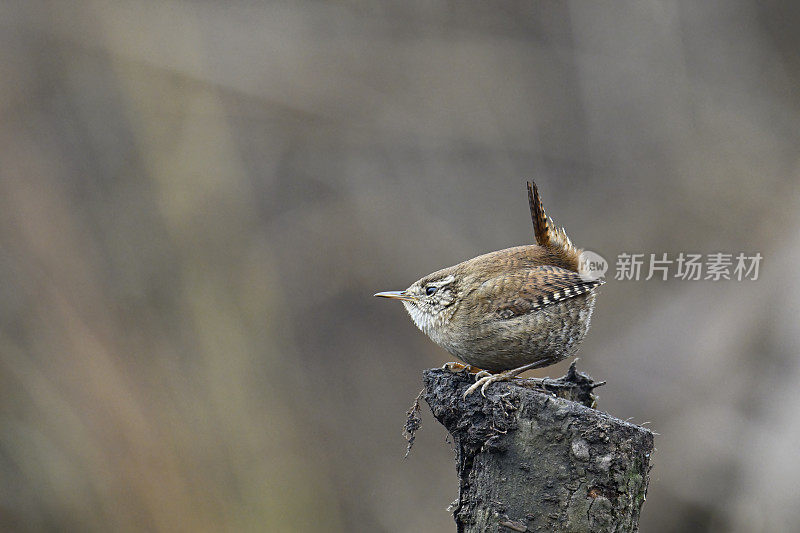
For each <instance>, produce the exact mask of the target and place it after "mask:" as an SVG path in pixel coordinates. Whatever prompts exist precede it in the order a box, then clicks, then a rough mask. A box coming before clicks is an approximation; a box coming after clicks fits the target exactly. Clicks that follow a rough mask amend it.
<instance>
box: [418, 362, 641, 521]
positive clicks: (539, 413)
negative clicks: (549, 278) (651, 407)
mask: <svg viewBox="0 0 800 533" xmlns="http://www.w3.org/2000/svg"><path fill="white" fill-rule="evenodd" d="M424 380H425V391H424V398H425V401H426V402H427V403H428V405H430V407H431V410H432V411H433V414H434V416H435V417H436V418H437V419H438V420H439V422H441V423H442V424H443V425H444V426H445V427H446V428H447V430H448V431H449V432H450V434H451V435H452V436H453V440H454V443H455V447H456V454H457V455H456V465H457V471H458V476H459V498H458V500H457V502H455V504H454V512H453V516H454V517H455V520H456V524H457V528H458V531H459V532H462V531H463V532H484V531H503V532H505V531H531V532H532V531H541V532H545V531H546V532H569V533H578V532H593V533H597V532H612V531H613V532H615V533H628V532H634V531H637V530H638V523H639V513H640V511H641V508H642V504H643V503H644V499H645V494H646V492H647V484H648V480H649V477H648V473H649V470H650V454H651V453H652V451H653V434H652V432H650V431H649V430H647V429H645V428H642V427H639V426H636V425H634V424H630V423H628V422H624V421H622V420H619V419H617V418H614V417H612V416H609V415H607V414H605V413H602V412H600V411H597V410H595V409H592V408H590V407H588V406H587V405H583V404H581V403H577V402H575V401H570V400H567V399H564V398H559V397H556V396H555V395H554V394H553V393H548V392H542V391H540V390H534V389H532V388H530V387H526V386H522V385H520V384H517V383H514V384H510V383H493V384H492V385H491V386H490V387H489V388H488V389H487V392H486V396H487V397H486V398H484V397H483V396H481V394H480V392H476V393H474V394H471V395H470V396H468V397H467V398H466V399H464V398H463V394H464V391H465V390H466V389H467V387H469V385H470V384H472V383H473V382H474V380H473V378H472V377H470V376H468V375H467V374H466V373H464V372H461V373H457V374H456V373H453V372H450V371H448V370H440V369H433V370H427V371H425V373H424ZM536 384H537V385H539V386H542V385H543V386H544V387H545V388H547V389H548V390H550V391H555V392H556V393H560V394H561V395H566V396H568V397H572V398H575V399H579V400H580V401H583V402H584V403H586V404H589V405H591V404H592V402H593V397H592V395H591V389H592V388H594V387H595V386H597V384H596V383H594V382H592V380H591V378H589V377H588V376H586V375H585V374H581V373H578V372H575V371H574V367H573V368H572V369H571V372H570V374H568V375H567V376H565V377H564V378H561V379H559V380H546V381H545V382H544V383H542V382H541V380H539V381H538V382H536Z"/></svg>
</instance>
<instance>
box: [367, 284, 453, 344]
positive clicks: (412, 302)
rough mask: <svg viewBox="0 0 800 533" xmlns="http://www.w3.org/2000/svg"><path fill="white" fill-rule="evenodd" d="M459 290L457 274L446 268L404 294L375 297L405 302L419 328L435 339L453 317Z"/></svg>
mask: <svg viewBox="0 0 800 533" xmlns="http://www.w3.org/2000/svg"><path fill="white" fill-rule="evenodd" d="M458 288H459V284H458V280H457V277H456V274H455V272H454V271H452V270H451V269H445V270H440V271H438V272H434V273H433V274H428V275H427V276H425V277H423V278H421V279H419V280H417V281H415V282H414V283H412V284H411V286H410V287H409V288H407V289H406V290H404V291H388V292H379V293H377V294H376V295H375V296H378V297H381V298H392V299H394V300H400V301H402V302H403V305H404V306H405V308H406V311H408V314H409V315H411V319H412V320H413V321H414V323H415V324H416V325H417V327H418V328H419V329H421V330H422V331H423V332H425V333H426V334H427V335H429V336H431V337H433V336H435V332H436V330H437V328H438V327H439V326H441V324H443V323H444V322H446V321H447V320H448V319H449V317H450V316H451V315H452V312H453V307H454V306H453V304H454V303H455V302H456V301H457V300H458Z"/></svg>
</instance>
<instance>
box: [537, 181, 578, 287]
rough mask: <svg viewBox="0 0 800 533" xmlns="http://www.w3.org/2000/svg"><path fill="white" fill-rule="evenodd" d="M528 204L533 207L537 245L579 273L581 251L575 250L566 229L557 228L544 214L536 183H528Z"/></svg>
mask: <svg viewBox="0 0 800 533" xmlns="http://www.w3.org/2000/svg"><path fill="white" fill-rule="evenodd" d="M528 203H529V204H530V207H531V218H532V219H533V232H534V234H535V235H536V244H538V245H539V246H543V247H545V248H547V249H549V250H550V251H551V252H553V253H554V254H556V255H558V256H559V257H560V258H561V259H562V260H563V262H564V266H567V267H569V269H570V270H573V271H575V272H578V268H579V265H580V255H581V250H579V249H577V248H575V245H573V244H572V241H571V240H570V239H569V237H567V232H566V231H564V228H559V227H557V226H556V225H555V223H554V222H553V219H552V218H550V217H548V216H547V214H546V213H545V212H544V206H543V205H542V198H541V197H540V196H539V189H537V188H536V184H535V183H533V182H530V181H529V182H528Z"/></svg>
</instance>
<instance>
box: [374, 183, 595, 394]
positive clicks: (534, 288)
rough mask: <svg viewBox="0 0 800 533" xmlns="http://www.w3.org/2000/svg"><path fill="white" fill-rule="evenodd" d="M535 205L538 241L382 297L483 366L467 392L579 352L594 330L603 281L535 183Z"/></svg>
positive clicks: (531, 197)
mask: <svg viewBox="0 0 800 533" xmlns="http://www.w3.org/2000/svg"><path fill="white" fill-rule="evenodd" d="M528 203H529V206H530V211H531V218H532V219H533V230H534V235H535V237H536V243H537V244H533V245H524V246H516V247H513V248H507V249H505V250H498V251H496V252H491V253H488V254H484V255H480V256H478V257H475V258H473V259H470V260H468V261H464V262H463V263H459V264H457V265H454V266H451V267H448V268H444V269H442V270H438V271H436V272H433V273H432V274H428V275H427V276H424V277H423V278H421V279H419V280H417V281H415V282H414V283H413V284H411V286H410V287H409V288H407V289H406V290H404V291H390V292H379V293H377V294H376V295H375V296H380V297H383V298H393V299H396V300H400V301H402V302H403V305H404V306H405V308H406V310H407V311H408V313H409V314H410V315H411V319H412V320H413V321H414V324H416V325H417V327H418V328H419V329H421V330H422V331H423V332H424V333H425V334H426V335H428V337H430V338H431V340H433V341H434V342H435V343H437V344H439V345H440V346H442V347H443V348H444V349H445V350H447V351H448V352H450V353H451V354H453V355H454V356H456V357H457V358H459V359H460V360H462V361H464V362H465V363H467V366H468V367H471V368H470V370H473V371H476V372H477V375H476V383H475V384H474V385H472V386H471V387H470V388H469V389H468V390H467V392H466V393H465V396H466V395H468V394H470V393H471V392H473V391H475V390H476V389H477V388H479V387H480V389H481V393H482V394H484V393H485V390H486V387H487V386H488V385H489V384H491V383H493V382H496V381H509V380H511V379H513V378H514V377H516V376H518V375H519V374H521V373H522V372H525V371H526V370H530V369H533V368H539V367H545V366H549V365H552V364H555V363H557V362H559V361H561V360H563V359H565V358H567V357H570V356H571V355H574V354H575V352H576V351H577V349H578V345H579V344H580V343H581V341H582V340H583V338H584V337H585V336H586V332H587V331H588V330H589V325H590V323H591V318H592V311H593V310H594V304H595V298H596V289H597V287H598V286H600V285H602V284H603V283H604V281H603V280H602V279H594V278H592V277H590V276H588V273H587V272H584V271H582V269H581V260H580V255H581V250H580V249H578V248H576V247H575V246H574V245H573V244H572V242H571V241H570V239H569V237H567V234H566V232H565V231H564V229H563V228H558V227H556V225H555V224H554V223H553V219H552V218H550V217H548V216H547V215H546V214H545V211H544V207H543V206H542V201H541V197H540V196H539V191H538V189H537V187H536V184H533V183H531V182H528ZM445 367H447V368H450V369H454V368H457V367H459V368H464V365H460V364H458V363H448V364H447V365H445Z"/></svg>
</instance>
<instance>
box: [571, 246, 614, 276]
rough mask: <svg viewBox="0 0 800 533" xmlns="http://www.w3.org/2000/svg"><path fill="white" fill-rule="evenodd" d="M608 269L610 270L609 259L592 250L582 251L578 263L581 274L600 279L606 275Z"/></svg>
mask: <svg viewBox="0 0 800 533" xmlns="http://www.w3.org/2000/svg"><path fill="white" fill-rule="evenodd" d="M606 270H608V261H606V260H605V259H604V258H603V256H602V255H600V254H597V253H594V252H592V251H591V250H584V251H583V253H581V257H580V263H579V265H578V272H579V273H580V274H581V276H585V277H587V278H589V279H600V278H602V277H605V275H606Z"/></svg>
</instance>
